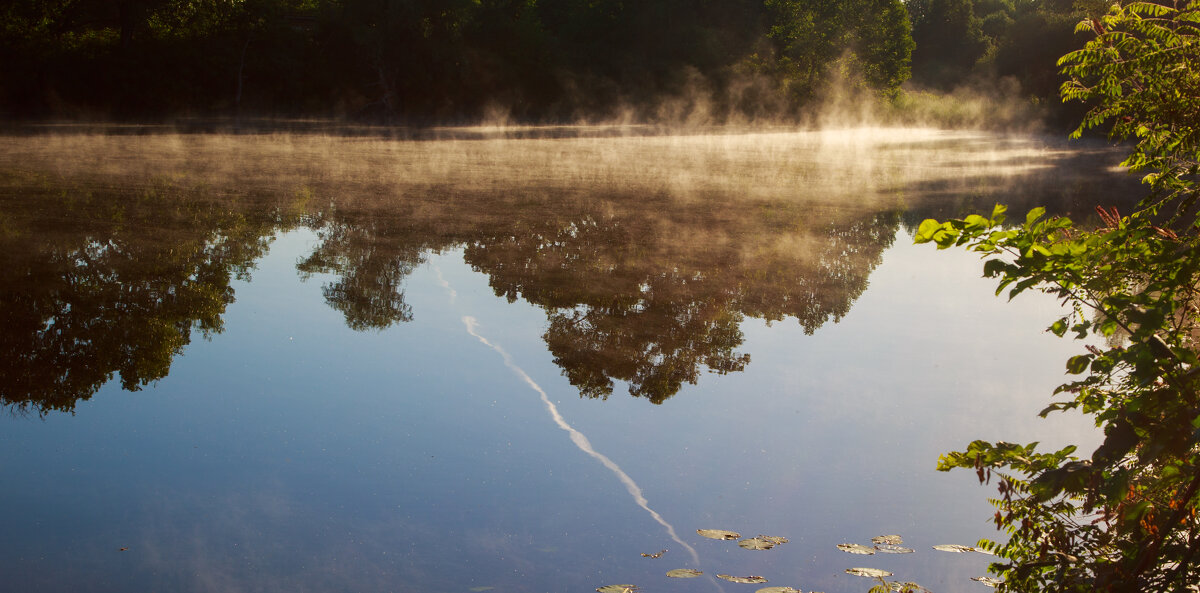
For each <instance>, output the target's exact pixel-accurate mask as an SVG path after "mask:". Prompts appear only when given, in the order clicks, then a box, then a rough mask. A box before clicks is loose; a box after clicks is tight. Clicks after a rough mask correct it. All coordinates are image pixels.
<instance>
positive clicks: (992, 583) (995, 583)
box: [971, 577, 1004, 587]
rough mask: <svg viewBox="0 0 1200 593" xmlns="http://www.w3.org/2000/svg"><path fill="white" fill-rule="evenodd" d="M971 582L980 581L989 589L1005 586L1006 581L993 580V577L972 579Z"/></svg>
mask: <svg viewBox="0 0 1200 593" xmlns="http://www.w3.org/2000/svg"><path fill="white" fill-rule="evenodd" d="M971 580H972V581H978V582H980V583H983V584H985V585H987V586H989V587H999V586H1000V585H1003V584H1004V581H1001V580H999V579H993V578H992V577H971Z"/></svg>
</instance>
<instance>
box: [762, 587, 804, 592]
mask: <svg viewBox="0 0 1200 593" xmlns="http://www.w3.org/2000/svg"><path fill="white" fill-rule="evenodd" d="M754 593H804V592H803V591H801V590H799V589H796V588H793V587H763V588H762V589H759V590H757V591H755V592H754Z"/></svg>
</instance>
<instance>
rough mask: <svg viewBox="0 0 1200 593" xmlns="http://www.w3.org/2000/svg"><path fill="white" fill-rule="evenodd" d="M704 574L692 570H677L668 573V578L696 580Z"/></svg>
mask: <svg viewBox="0 0 1200 593" xmlns="http://www.w3.org/2000/svg"><path fill="white" fill-rule="evenodd" d="M702 574H704V573H703V572H700V571H699V570H694V569H691V568H676V569H674V570H668V571H667V576H669V577H671V578H673V579H694V578H696V577H698V576H700V575H702Z"/></svg>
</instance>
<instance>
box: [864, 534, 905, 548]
mask: <svg viewBox="0 0 1200 593" xmlns="http://www.w3.org/2000/svg"><path fill="white" fill-rule="evenodd" d="M871 543H873V544H886V545H892V546H898V545H900V544H902V543H904V538H902V537H900V536H898V535H877V536H875V537H873V538H871Z"/></svg>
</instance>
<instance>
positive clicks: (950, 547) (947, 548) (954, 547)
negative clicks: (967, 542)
mask: <svg viewBox="0 0 1200 593" xmlns="http://www.w3.org/2000/svg"><path fill="white" fill-rule="evenodd" d="M933 549H935V550H940V551H942V552H954V553H955V554H962V553H963V552H974V551H975V548H972V547H971V546H960V545H958V544H940V545H937V546H934V547H933Z"/></svg>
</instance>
